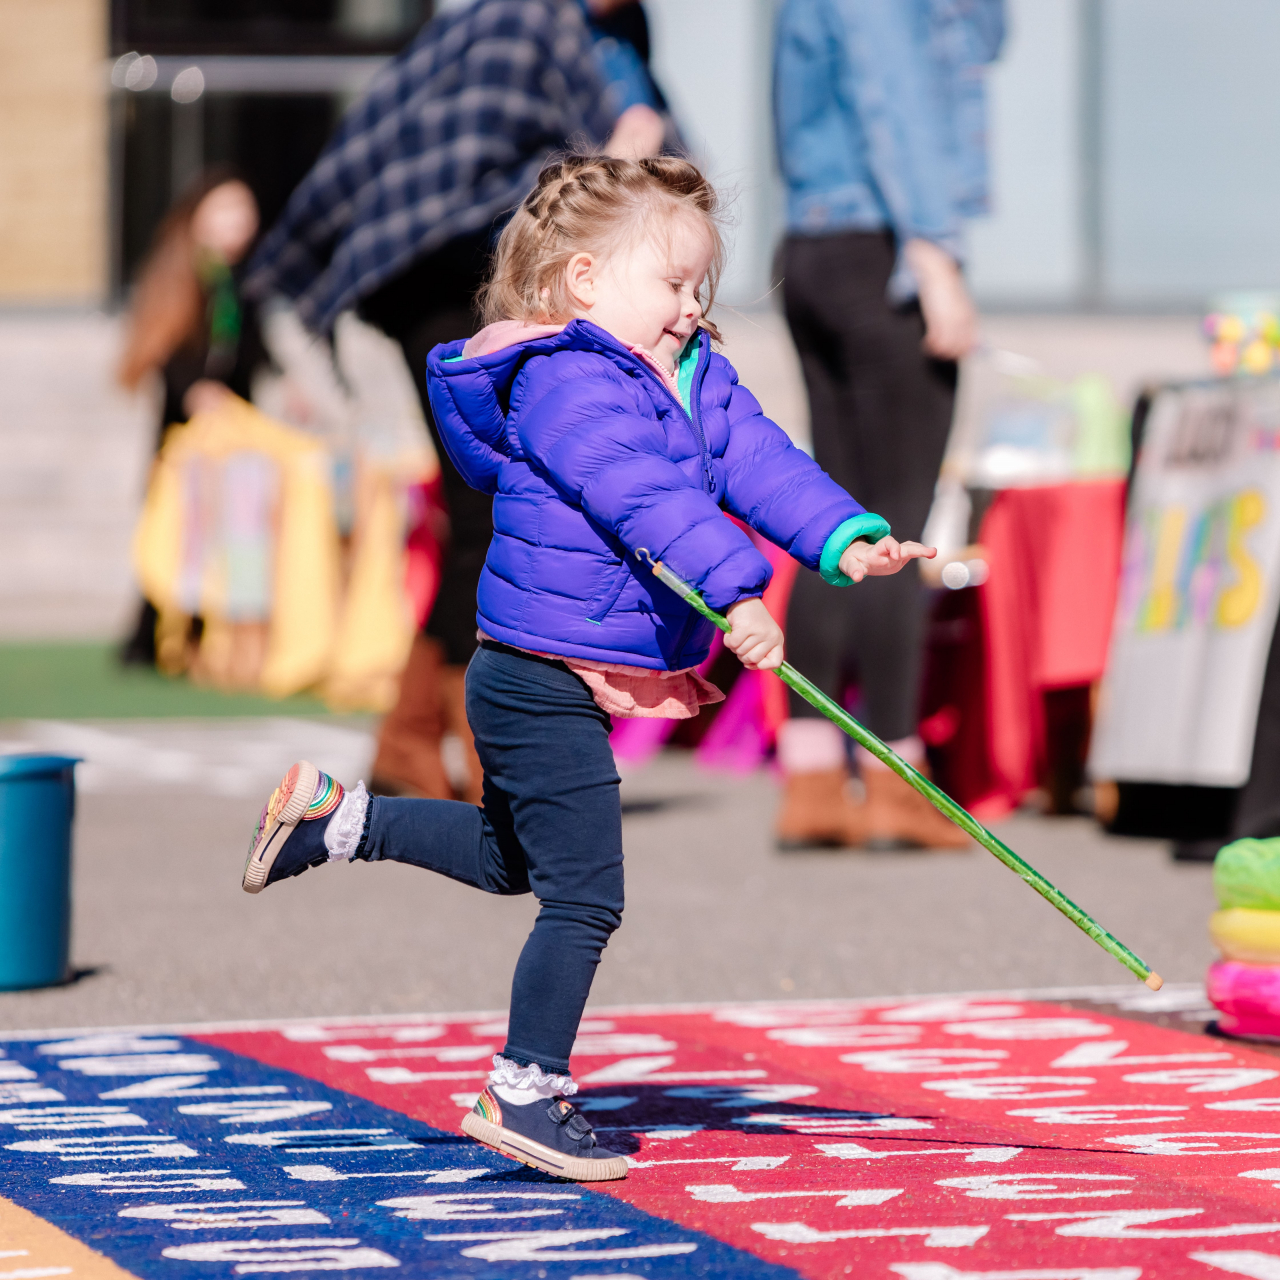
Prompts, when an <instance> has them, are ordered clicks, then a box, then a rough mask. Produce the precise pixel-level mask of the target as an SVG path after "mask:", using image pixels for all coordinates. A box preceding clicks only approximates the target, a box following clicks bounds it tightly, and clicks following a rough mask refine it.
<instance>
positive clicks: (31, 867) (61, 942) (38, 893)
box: [0, 755, 76, 991]
mask: <svg viewBox="0 0 1280 1280" xmlns="http://www.w3.org/2000/svg"><path fill="white" fill-rule="evenodd" d="M75 766H76V761H75V759H73V758H72V757H70V756H37V755H18V756H0V991H17V990H21V989H23V988H26V987H47V986H50V985H51V984H53V983H57V982H65V981H66V980H67V979H68V978H69V977H70V975H71V820H72V818H73V817H74V816H75V804H76V781H75Z"/></svg>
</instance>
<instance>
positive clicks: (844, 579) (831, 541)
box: [818, 511, 889, 587]
mask: <svg viewBox="0 0 1280 1280" xmlns="http://www.w3.org/2000/svg"><path fill="white" fill-rule="evenodd" d="M888 533H889V522H888V521H887V520H886V519H885V518H884V517H883V516H877V515H874V514H873V513H872V512H870V511H864V512H863V513H862V514H861V515H860V516H854V517H853V519H852V520H846V521H845V522H844V524H842V525H840V526H839V528H837V529H836V531H835V532H834V533H833V534H832V535H831V537H829V538H828V539H827V545H826V546H825V547H823V548H822V558H821V560H819V562H818V572H819V573H820V574H822V579H823V581H824V582H828V583H830V584H831V585H832V586H833V587H851V586H852V585H853V579H852V578H851V577H849V575H848V574H845V573H841V572H840V557H841V556H842V555H844V553H845V552H846V551H847V550H848V549H849V548H850V546H852V545H853V543H855V542H857V541H858V539H859V538H864V539H866V541H867V542H879V541H880V539H881V538H883V537H886V536H887V535H888Z"/></svg>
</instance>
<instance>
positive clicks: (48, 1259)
mask: <svg viewBox="0 0 1280 1280" xmlns="http://www.w3.org/2000/svg"><path fill="white" fill-rule="evenodd" d="M62 1276H66V1277H68V1280H136V1278H135V1277H134V1274H133V1272H131V1271H126V1270H125V1269H124V1268H123V1267H120V1266H117V1265H116V1263H114V1262H112V1261H111V1259H110V1258H105V1257H103V1256H102V1254H100V1253H98V1252H97V1251H96V1250H94V1249H90V1248H89V1246H88V1245H87V1244H81V1242H80V1241H79V1240H77V1239H76V1238H75V1237H74V1236H69V1235H67V1233H66V1232H65V1231H63V1230H62V1229H61V1228H59V1227H55V1226H54V1225H53V1223H51V1222H46V1221H45V1220H44V1219H43V1218H38V1217H37V1216H36V1215H35V1214H34V1213H31V1212H30V1211H29V1210H27V1209H24V1208H22V1206H21V1205H16V1204H14V1203H13V1201H12V1200H6V1199H5V1198H4V1197H3V1196H0V1280H4V1278H5V1277H11V1278H12V1280H43V1278H44V1277H49V1280H57V1278H59V1277H62Z"/></svg>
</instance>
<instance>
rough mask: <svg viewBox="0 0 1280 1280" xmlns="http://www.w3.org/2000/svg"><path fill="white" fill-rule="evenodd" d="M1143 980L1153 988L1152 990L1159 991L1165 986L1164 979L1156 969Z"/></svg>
mask: <svg viewBox="0 0 1280 1280" xmlns="http://www.w3.org/2000/svg"><path fill="white" fill-rule="evenodd" d="M1143 981H1144V982H1145V983H1146V985H1147V986H1149V987H1150V988H1151V990H1152V991H1159V990H1160V988H1161V987H1163V986H1164V979H1163V978H1162V977H1161V976H1160V975H1159V974H1158V973H1157V972H1156V971H1155V970H1154V969H1152V970H1151V972H1150V973H1149V974H1147V976H1146V977H1145V978H1144V979H1143Z"/></svg>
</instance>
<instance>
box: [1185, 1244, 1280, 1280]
mask: <svg viewBox="0 0 1280 1280" xmlns="http://www.w3.org/2000/svg"><path fill="white" fill-rule="evenodd" d="M1187 1257H1189V1258H1190V1259H1191V1260H1192V1261H1193V1262H1203V1263H1204V1264H1205V1266H1207V1267H1216V1268H1217V1269H1218V1270H1219V1271H1229V1272H1231V1274H1232V1275H1233V1276H1249V1277H1251V1280H1280V1258H1278V1257H1276V1255H1275V1254H1274V1253H1259V1252H1257V1250H1255V1249H1224V1250H1217V1249H1214V1250H1210V1251H1207V1252H1203V1253H1189V1254H1187Z"/></svg>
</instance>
